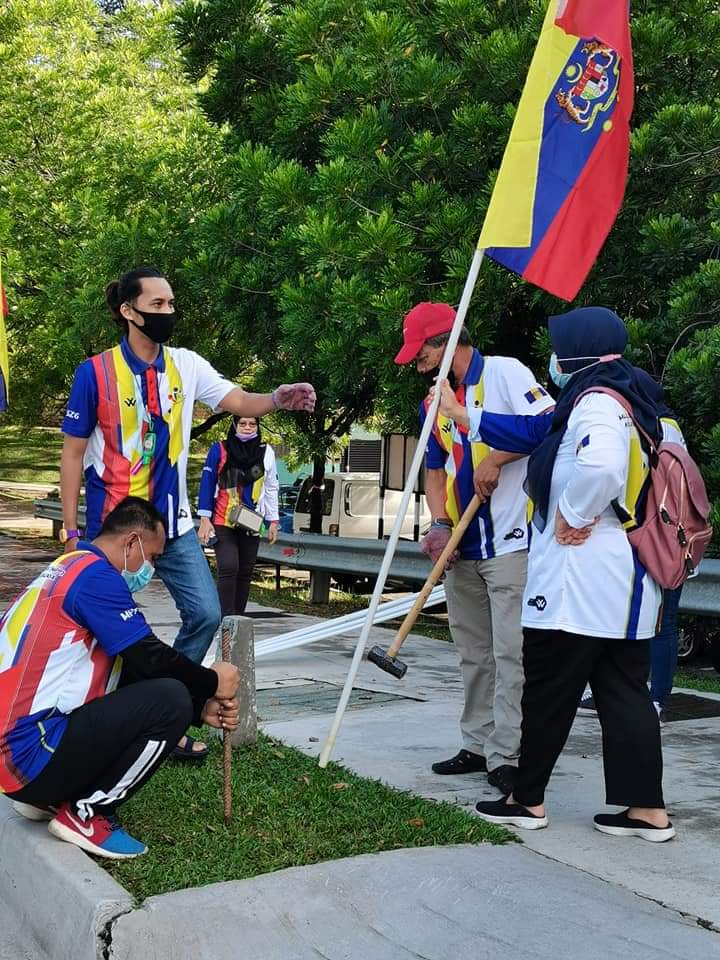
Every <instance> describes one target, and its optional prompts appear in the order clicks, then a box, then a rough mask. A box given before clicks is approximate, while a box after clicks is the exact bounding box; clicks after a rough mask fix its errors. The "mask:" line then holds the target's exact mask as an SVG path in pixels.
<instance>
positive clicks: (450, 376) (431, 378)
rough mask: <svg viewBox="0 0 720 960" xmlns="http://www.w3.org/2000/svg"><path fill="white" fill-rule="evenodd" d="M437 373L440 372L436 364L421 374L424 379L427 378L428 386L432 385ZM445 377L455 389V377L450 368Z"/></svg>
mask: <svg viewBox="0 0 720 960" xmlns="http://www.w3.org/2000/svg"><path fill="white" fill-rule="evenodd" d="M439 374H440V367H439V366H437V367H433V368H432V370H426V371H425V373H423V374H422V376H423V377H425V379H426V380H427V382H428V384H429V385H430V386H433V384H434V383H435V381H436V380H437V378H438V375H439ZM447 378H448V383H449V384H450V386H451V387H452V389H453V390H457V378H456V376H455V374H454V373H453V372H452V370H449V371H448V376H447Z"/></svg>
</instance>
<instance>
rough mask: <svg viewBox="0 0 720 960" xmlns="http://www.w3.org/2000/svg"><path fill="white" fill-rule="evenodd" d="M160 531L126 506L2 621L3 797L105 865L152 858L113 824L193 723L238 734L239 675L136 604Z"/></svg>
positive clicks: (148, 513) (157, 517)
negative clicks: (200, 654) (198, 654)
mask: <svg viewBox="0 0 720 960" xmlns="http://www.w3.org/2000/svg"><path fill="white" fill-rule="evenodd" d="M165 522H166V521H165V519H164V517H163V516H162V515H161V514H160V513H159V511H158V510H157V509H156V508H155V507H154V506H152V504H150V503H148V502H147V501H145V500H142V499H141V498H139V497H127V498H126V499H124V500H122V501H121V502H120V503H119V504H118V505H117V506H116V507H115V508H114V509H113V510H112V511H111V512H110V513H109V514H108V515H107V516H106V517H105V520H104V522H103V525H102V528H101V530H100V532H99V534H98V536H96V537H95V539H94V540H92V541H91V542H87V541H80V542H79V543H78V545H77V549H76V550H74V551H72V552H71V553H66V554H64V555H63V556H61V557H59V558H58V559H57V560H55V561H54V562H53V563H51V564H50V566H49V567H47V569H46V570H44V571H43V572H42V573H41V574H40V575H39V576H38V577H36V578H35V580H33V582H32V583H31V584H29V586H27V587H26V588H25V589H24V590H23V591H22V593H21V594H20V595H19V596H18V598H17V599H16V600H15V601H14V603H13V604H12V605H11V606H10V607H9V609H8V610H7V611H6V613H5V615H4V616H3V618H2V619H1V620H0V791H1V792H3V793H6V794H8V796H10V797H11V798H12V799H13V801H14V806H15V809H16V810H17V812H18V813H21V814H22V815H23V816H26V817H28V818H29V819H30V820H49V821H50V823H49V830H50V832H51V833H52V834H54V835H55V836H56V837H59V838H60V839H61V840H67V841H68V842H69V843H74V844H76V845H77V846H79V847H81V848H82V849H83V850H86V851H87V852H88V853H93V854H96V855H98V856H102V857H109V858H111V859H115V860H120V859H127V858H130V857H136V856H138V855H139V854H142V853H145V852H146V850H147V847H146V846H145V844H143V843H141V842H140V841H138V840H135V839H134V838H133V837H131V836H130V835H129V834H128V833H127V832H126V831H125V830H124V829H123V828H122V826H121V825H120V823H119V822H118V820H117V818H116V817H115V810H116V808H117V807H118V806H119V805H120V804H121V803H123V802H125V801H126V800H128V799H129V798H130V797H131V796H132V795H133V794H134V793H136V792H137V791H138V790H139V789H140V787H142V786H143V784H145V783H146V782H147V781H148V780H149V779H150V777H151V776H153V774H154V773H155V772H156V771H157V770H158V768H159V767H160V764H161V763H162V762H163V760H164V759H165V758H166V756H167V755H168V754H169V753H170V752H171V751H172V750H173V748H174V746H175V744H176V743H177V742H178V740H179V739H180V737H181V736H182V735H183V734H184V733H185V731H186V729H187V728H188V726H189V725H190V723H196V724H199V723H207V724H209V725H210V726H212V727H218V728H222V729H227V730H233V729H235V728H236V727H237V724H238V717H239V709H238V703H237V700H236V699H235V695H236V693H237V688H238V681H239V675H238V670H237V667H235V666H233V665H232V664H229V663H214V664H213V665H212V667H210V669H207V668H205V667H202V666H200V665H199V664H197V663H195V662H194V661H192V660H190V659H189V658H188V657H186V656H184V655H183V654H181V653H178V651H177V650H174V649H173V648H172V647H169V646H167V645H166V644H164V643H162V642H161V641H160V640H158V639H157V637H155V636H154V634H153V632H152V630H151V629H150V627H149V626H148V624H147V622H146V621H145V618H144V617H143V615H142V614H141V613H140V611H139V610H138V608H137V606H136V605H135V601H134V600H133V598H132V592H136V591H137V590H140V589H142V588H143V587H145V586H147V584H148V583H149V582H150V579H151V578H152V575H153V572H154V567H153V564H154V563H155V562H156V561H157V558H158V557H160V556H161V555H162V552H163V550H164V549H165V542H166V529H165Z"/></svg>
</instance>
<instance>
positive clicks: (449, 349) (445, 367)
mask: <svg viewBox="0 0 720 960" xmlns="http://www.w3.org/2000/svg"><path fill="white" fill-rule="evenodd" d="M484 256H485V251H484V250H481V249H477V250H476V251H475V255H474V256H473V258H472V263H471V264H470V270H469V271H468V275H467V280H466V281H465V287H464V289H463V292H462V297H461V298H460V305H459V306H458V310H457V314H456V316H455V322H454V323H453V327H452V330H451V332H450V339H449V340H448V342H447V346H446V347H445V353H444V354H443V358H442V363H441V364H440V372H439V373H438V381H440V380H444V379H445V378H446V377H447V375H448V372H449V371H450V364H451V363H452V359H453V356H454V355H455V349H456V347H457V343H458V339H459V338H460V331H461V330H462V328H463V324H464V322H465V316H466V314H467V311H468V307H469V306H470V300H471V298H472V294H473V290H474V289H475V283H476V281H477V278H478V273H479V272H480V265H481V264H482V261H483V257H484ZM439 403H440V391H439V390H436V391H435V396H434V397H433V401H432V403H431V404H430V408H429V409H428V412H427V416H426V417H425V423H424V424H423V428H422V430H421V431H420V437H419V439H418V443H417V447H416V448H415V456H414V457H413V460H412V463H411V464H410V472H409V473H408V478H407V480H406V481H405V489H404V490H403V495H402V498H401V500H400V506H399V508H398V514H397V517H396V518H395V523H394V525H393V529H392V533H391V534H390V538H389V539H388V542H387V547H386V548H385V556H384V557H383V562H382V565H381V567H380V572H379V573H378V578H377V583H376V584H375V589H374V590H373V595H372V599H371V600H370V606H369V607H368V611H367V618H366V620H365V623H364V625H363V628H362V632H361V633H360V636H359V637H358V641H357V644H356V646H355V653H354V655H353V658H352V663H351V664H350V670H349V671H348V675H347V678H346V680H345V686H344V687H343V691H342V694H341V696H340V700H339V701H338V705H337V709H336V711H335V717H334V719H333V722H332V726H331V728H330V732H329V733H328V735H327V738H326V740H325V743H324V744H323V748H322V751H321V753H320V766H321V767H326V766H327V764H328V761H329V760H330V755H331V753H332V751H333V748H334V746H335V741H336V740H337V736H338V733H339V732H340V725H341V724H342V720H343V716H344V714H345V709H346V708H347V705H348V701H349V699H350V694H351V693H352V688H353V683H354V682H355V677H356V676H357V672H358V670H359V669H360V661H361V660H362V658H363V654H364V653H365V647H366V646H367V641H368V637H369V635H370V629H371V627H372V625H373V620H374V619H375V612H376V611H377V608H378V605H379V603H380V598H381V597H382V592H383V589H384V588H385V581H386V580H387V575H388V572H389V570H390V564H391V563H392V558H393V556H394V554H395V548H396V547H397V542H398V540H399V539H400V530H401V529H402V524H403V520H404V519H405V514H406V512H407V508H408V504H409V502H410V496H411V494H412V491H413V487H414V486H415V480H416V479H417V475H418V474H419V472H420V467H421V465H422V461H423V457H424V456H425V448H426V446H427V442H428V439H429V438H430V431H431V430H432V427H433V424H434V422H435V417H436V414H437V409H438V405H439Z"/></svg>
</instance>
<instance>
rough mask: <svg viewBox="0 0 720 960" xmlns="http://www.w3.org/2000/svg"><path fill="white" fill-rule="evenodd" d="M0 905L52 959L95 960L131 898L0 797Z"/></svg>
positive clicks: (74, 850)
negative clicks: (110, 926) (17, 812)
mask: <svg viewBox="0 0 720 960" xmlns="http://www.w3.org/2000/svg"><path fill="white" fill-rule="evenodd" d="M0 900H1V901H2V902H3V904H4V905H5V907H7V908H10V909H11V910H12V912H13V914H14V916H15V917H16V918H17V920H18V922H19V923H20V924H21V926H22V928H23V929H24V930H26V931H27V932H28V934H29V938H32V939H33V940H34V941H35V942H36V943H37V944H38V946H39V947H40V948H41V950H42V951H43V952H44V953H46V954H47V956H48V957H51V958H52V960H98V958H101V957H103V956H104V953H103V951H104V950H105V946H106V939H105V938H106V937H107V931H108V924H109V923H110V922H111V921H112V920H114V919H115V918H116V917H117V916H118V915H119V914H121V913H124V912H126V911H128V910H130V909H131V908H132V898H131V897H130V894H129V893H128V892H127V891H126V890H125V889H124V888H123V887H121V886H120V885H119V884H118V883H116V882H115V881H114V880H113V879H112V877H110V876H109V874H107V873H106V872H105V871H104V870H103V869H101V868H100V867H99V866H98V865H97V864H96V863H95V862H94V861H93V860H92V859H91V858H90V857H88V856H87V855H86V854H84V853H83V852H82V850H80V849H78V847H75V846H73V845H72V844H69V843H63V842H62V841H61V840H57V839H56V838H55V837H53V836H51V835H50V834H49V833H48V831H47V824H45V823H32V822H30V821H29V820H25V819H24V818H23V817H20V816H18V814H16V813H15V812H14V810H13V808H12V805H11V803H10V801H9V800H8V799H7V798H6V797H0Z"/></svg>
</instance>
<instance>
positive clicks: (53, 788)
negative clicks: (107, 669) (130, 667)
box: [10, 679, 193, 820]
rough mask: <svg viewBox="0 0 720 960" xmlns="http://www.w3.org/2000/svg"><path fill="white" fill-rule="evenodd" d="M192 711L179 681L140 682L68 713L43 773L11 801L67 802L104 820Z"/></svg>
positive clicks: (83, 814)
mask: <svg viewBox="0 0 720 960" xmlns="http://www.w3.org/2000/svg"><path fill="white" fill-rule="evenodd" d="M192 715H193V705H192V700H191V699H190V693H189V692H188V689H187V687H186V686H185V685H184V684H182V683H180V681H179V680H171V679H162V680H142V681H140V682H138V683H132V684H130V685H129V686H126V687H122V688H121V689H119V690H116V691H115V692H114V693H109V694H108V695H107V696H105V697H98V698H97V699H96V700H91V701H90V703H86V704H85V706H83V707H79V708H78V709H77V710H75V711H73V713H71V714H70V720H69V722H68V725H67V728H66V730H65V733H64V734H63V737H62V739H61V741H60V743H59V745H58V747H57V749H56V750H55V753H54V754H53V756H52V758H51V760H50V762H49V763H48V764H47V766H46V767H45V769H44V770H43V771H42V772H41V773H40V774H39V775H38V776H37V777H36V778H35V779H34V780H32V781H31V782H30V783H28V784H27V785H26V786H24V787H23V788H22V789H21V790H17V791H16V792H15V793H11V794H10V796H11V797H12V798H13V799H14V800H23V801H24V802H25V803H34V804H37V805H40V806H49V805H52V806H60V804H61V803H65V802H70V803H72V804H73V805H74V807H75V810H76V812H77V814H78V816H79V817H80V818H81V819H83V820H86V819H87V818H89V817H93V816H95V815H96V814H103V815H107V814H109V813H112V812H113V810H115V808H116V807H117V806H119V805H120V804H121V803H123V802H124V801H125V800H128V799H129V798H130V797H131V796H132V795H133V794H134V793H137V791H138V790H139V789H140V787H142V786H143V784H144V783H147V781H148V780H149V779H150V777H151V776H152V775H153V774H154V773H155V771H156V770H157V769H158V767H159V766H160V764H161V763H162V762H163V760H164V759H165V757H166V756H167V755H168V753H169V752H170V751H171V750H172V749H173V747H174V746H175V744H176V743H177V742H178V740H179V739H180V737H181V736H182V735H183V734H184V733H185V730H186V729H187V728H188V726H189V725H190V722H191V720H192Z"/></svg>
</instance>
